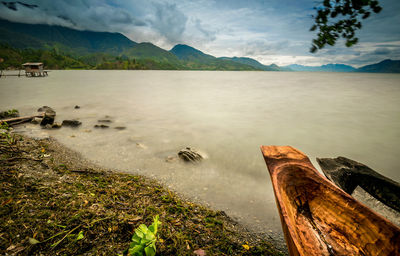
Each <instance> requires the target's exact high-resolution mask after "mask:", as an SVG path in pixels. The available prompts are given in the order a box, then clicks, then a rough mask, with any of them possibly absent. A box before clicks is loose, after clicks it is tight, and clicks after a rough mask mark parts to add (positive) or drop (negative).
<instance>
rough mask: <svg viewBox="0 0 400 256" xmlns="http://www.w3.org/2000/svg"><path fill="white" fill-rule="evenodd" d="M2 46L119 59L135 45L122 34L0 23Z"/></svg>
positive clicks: (5, 21) (4, 21) (0, 21)
mask: <svg viewBox="0 0 400 256" xmlns="http://www.w3.org/2000/svg"><path fill="white" fill-rule="evenodd" d="M0 42H1V43H6V44H9V45H11V46H13V47H16V48H21V49H24V48H34V49H56V50H57V51H59V52H62V53H69V54H73V55H85V54H90V53H98V52H104V53H110V54H113V55H118V54H120V53H121V52H123V51H124V50H125V49H127V48H130V47H132V46H134V45H136V43H135V42H133V41H131V40H129V39H128V38H127V37H125V36H124V35H122V34H120V33H109V32H93V31H80V30H75V29H70V28H66V27H61V26H50V25H41V24H24V23H16V22H10V21H7V20H3V19H0Z"/></svg>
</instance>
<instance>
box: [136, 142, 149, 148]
mask: <svg viewBox="0 0 400 256" xmlns="http://www.w3.org/2000/svg"><path fill="white" fill-rule="evenodd" d="M136 147H138V148H142V149H146V148H147V146H146V145H144V144H142V143H139V142H137V143H136Z"/></svg>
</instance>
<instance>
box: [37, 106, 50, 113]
mask: <svg viewBox="0 0 400 256" xmlns="http://www.w3.org/2000/svg"><path fill="white" fill-rule="evenodd" d="M46 110H52V111H54V110H53V109H52V108H51V107H49V106H43V107H41V108H38V110H37V112H46Z"/></svg>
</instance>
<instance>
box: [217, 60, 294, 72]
mask: <svg viewBox="0 0 400 256" xmlns="http://www.w3.org/2000/svg"><path fill="white" fill-rule="evenodd" d="M220 59H223V60H230V61H234V62H237V63H241V64H245V65H249V66H252V67H254V68H257V69H260V70H264V71H290V70H288V69H282V68H281V67H278V66H277V65H275V64H271V65H268V66H267V65H264V64H261V63H260V62H258V61H256V60H255V59H252V58H247V57H232V58H230V57H221V58H220Z"/></svg>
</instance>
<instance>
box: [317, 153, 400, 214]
mask: <svg viewBox="0 0 400 256" xmlns="http://www.w3.org/2000/svg"><path fill="white" fill-rule="evenodd" d="M317 162H318V164H319V166H320V167H321V170H322V172H323V173H324V174H325V176H326V177H327V178H328V179H329V180H331V181H333V182H334V183H335V184H336V185H337V186H338V187H340V188H341V189H343V190H344V191H345V192H346V193H348V194H349V195H351V194H352V193H353V192H354V190H355V189H356V187H357V186H360V187H361V188H362V189H364V190H365V191H366V192H368V193H369V194H370V195H371V196H373V197H375V198H376V199H377V200H379V201H381V202H382V203H384V204H385V205H387V206H389V207H391V208H392V209H394V210H396V211H398V212H400V184H399V183H397V182H396V181H394V180H391V179H389V178H387V177H385V176H383V175H381V174H379V173H378V172H376V171H374V170H372V169H371V168H369V167H368V166H366V165H364V164H362V163H359V162H356V161H354V160H351V159H349V158H346V157H343V156H339V157H337V158H317Z"/></svg>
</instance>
